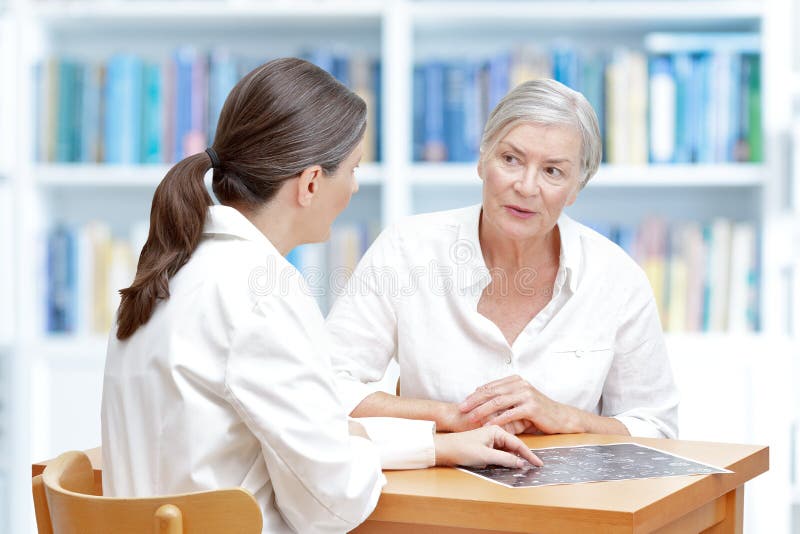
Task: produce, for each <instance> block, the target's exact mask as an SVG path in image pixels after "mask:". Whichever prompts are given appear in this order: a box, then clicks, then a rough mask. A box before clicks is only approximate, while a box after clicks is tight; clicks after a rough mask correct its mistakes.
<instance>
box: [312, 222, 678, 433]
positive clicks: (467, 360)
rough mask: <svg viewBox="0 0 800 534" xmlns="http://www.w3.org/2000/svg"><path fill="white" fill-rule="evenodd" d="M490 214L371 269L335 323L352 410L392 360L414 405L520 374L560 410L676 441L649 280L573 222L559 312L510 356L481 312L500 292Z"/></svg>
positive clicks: (379, 246)
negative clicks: (483, 234)
mask: <svg viewBox="0 0 800 534" xmlns="http://www.w3.org/2000/svg"><path fill="white" fill-rule="evenodd" d="M480 213H481V207H480V206H472V207H469V208H463V209H457V210H451V211H445V212H438V213H431V214H425V215H417V216H414V217H410V218H407V219H405V220H403V221H401V222H400V223H398V224H396V225H394V226H392V227H390V228H388V229H386V230H385V231H384V232H383V233H382V234H381V235H380V236H379V237H378V239H377V240H376V241H375V243H374V244H373V245H372V246H371V247H370V248H369V250H368V251H367V253H366V254H365V255H364V257H363V258H362V260H361V262H360V263H359V264H358V267H357V268H356V270H355V272H354V274H353V276H352V278H351V279H350V282H349V284H348V286H347V288H346V291H345V292H344V294H342V295H340V296H339V298H338V299H337V301H336V303H335V305H334V307H333V309H332V310H331V313H330V314H329V316H328V319H327V326H328V330H329V332H330V333H331V337H332V339H333V342H334V353H333V360H334V368H335V369H336V372H337V375H338V376H339V378H340V379H341V381H340V383H341V384H342V385H341V386H340V387H341V388H342V398H343V399H344V403H345V408H346V409H348V410H352V409H353V408H355V407H356V406H357V405H358V404H359V403H360V402H361V401H362V400H363V399H364V398H365V397H366V396H368V395H370V394H371V393H373V392H374V391H376V390H377V389H378V388H377V387H376V386H375V383H376V381H378V380H379V379H380V378H381V377H382V376H383V374H384V371H385V370H386V369H387V366H388V364H389V362H390V360H391V359H393V358H394V359H396V361H397V362H398V364H399V368H400V387H401V394H402V395H403V396H407V397H413V398H423V399H434V400H441V401H447V402H461V401H463V400H464V399H465V398H466V397H467V396H468V395H469V394H470V393H472V392H473V391H474V390H475V388H477V387H478V386H481V385H483V384H485V383H487V382H490V381H492V380H496V379H499V378H503V377H506V376H509V375H515V374H518V375H520V376H521V377H522V378H524V379H525V380H527V381H528V382H529V383H530V384H531V385H533V386H534V387H536V388H537V389H539V390H540V391H541V392H542V393H544V394H545V395H547V396H549V397H550V398H552V399H553V400H556V401H558V402H562V403H566V404H569V405H572V406H575V407H577V408H580V409H582V410H585V411H588V412H591V413H594V414H599V415H603V416H611V417H616V418H617V419H619V420H620V421H621V422H622V423H623V424H624V425H625V426H626V428H627V429H628V431H629V432H630V434H631V435H633V436H651V437H676V436H677V431H678V427H677V407H678V400H679V399H678V392H677V389H676V387H675V383H674V381H673V377H672V371H671V368H670V363H669V359H668V357H667V353H666V348H665V345H664V339H663V333H662V330H661V324H660V322H659V318H658V311H657V308H656V303H655V300H654V298H653V293H652V290H651V288H650V285H649V283H648V281H647V278H646V277H645V275H644V273H643V271H642V270H641V269H640V268H639V266H638V265H636V263H634V261H633V260H632V259H631V258H630V257H628V255H627V254H625V252H624V251H623V250H622V249H620V248H619V247H618V246H617V245H615V244H614V243H612V242H611V241H609V240H608V239H606V238H605V237H603V236H601V235H600V234H598V233H596V232H594V231H593V230H591V229H589V228H587V227H586V226H583V225H581V224H579V223H577V222H575V221H573V220H571V219H570V218H569V217H567V216H566V215H562V216H561V217H560V218H559V221H558V228H559V230H560V234H561V254H560V262H559V270H558V274H557V276H556V281H555V284H554V286H553V295H552V299H551V301H550V302H549V303H548V304H547V306H545V308H544V309H542V310H541V311H540V312H539V313H538V314H537V315H536V316H535V317H534V318H533V319H532V320H531V321H530V323H529V324H528V325H527V326H526V327H525V329H524V330H523V331H522V332H521V333H520V334H519V336H518V337H517V339H516V340H515V341H514V343H513V345H509V344H508V342H507V340H506V339H505V337H504V336H503V333H502V332H501V331H500V329H499V328H498V327H497V325H495V324H494V323H493V322H492V321H490V320H489V319H487V318H486V317H484V316H483V315H481V314H480V313H478V311H477V307H478V301H479V299H480V297H481V294H482V293H483V290H484V288H486V287H487V285H488V284H489V282H490V281H491V277H490V275H489V271H488V269H487V267H486V264H485V262H484V260H483V255H482V253H481V248H480V242H479V240H478V223H479V219H480ZM522 282H524V280H523V281H522ZM513 283H515V281H514V280H509V281H508V284H513ZM493 287H494V286H493Z"/></svg>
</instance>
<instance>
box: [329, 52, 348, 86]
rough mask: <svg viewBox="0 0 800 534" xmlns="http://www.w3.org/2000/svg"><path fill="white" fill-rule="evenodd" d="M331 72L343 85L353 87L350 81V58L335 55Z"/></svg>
mask: <svg viewBox="0 0 800 534" xmlns="http://www.w3.org/2000/svg"><path fill="white" fill-rule="evenodd" d="M330 73H331V74H332V75H333V77H334V78H336V79H337V80H339V81H340V82H341V83H342V84H343V85H345V86H347V87H350V88H352V85H351V83H350V58H348V57H345V56H340V55H336V56H333V65H332V70H331V71H330Z"/></svg>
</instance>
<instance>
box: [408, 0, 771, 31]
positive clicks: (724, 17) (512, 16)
mask: <svg viewBox="0 0 800 534" xmlns="http://www.w3.org/2000/svg"><path fill="white" fill-rule="evenodd" d="M411 13H412V19H413V20H414V21H415V23H417V24H418V25H421V26H432V25H436V26H437V27H438V28H442V27H445V28H446V27H461V28H463V27H464V26H465V25H472V24H480V25H489V24H499V23H511V24H526V25H529V24H534V25H535V26H547V25H550V24H553V23H556V24H558V23H569V24H573V26H572V27H573V31H574V24H591V23H595V22H596V23H600V24H603V25H604V26H605V28H608V27H637V28H647V27H660V28H663V27H665V26H669V25H673V24H680V25H682V26H683V27H687V26H688V27H691V26H693V25H696V24H700V25H703V24H709V25H714V27H715V28H720V29H725V27H726V25H727V24H733V25H740V24H741V23H743V22H744V23H757V22H758V21H759V20H760V19H761V17H762V16H763V4H762V2H755V1H751V2H738V1H729V0H721V1H697V2H691V1H672V2H661V1H658V2H630V1H610V2H604V1H597V2H592V1H581V2H554V1H544V2H514V1H500V2H476V1H463V2H441V1H439V2H435V1H434V2H427V1H426V2H415V3H413V4H412V9H411Z"/></svg>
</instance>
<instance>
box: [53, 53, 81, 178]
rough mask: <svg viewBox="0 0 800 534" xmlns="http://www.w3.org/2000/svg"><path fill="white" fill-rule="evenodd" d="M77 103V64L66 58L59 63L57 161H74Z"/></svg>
mask: <svg viewBox="0 0 800 534" xmlns="http://www.w3.org/2000/svg"><path fill="white" fill-rule="evenodd" d="M74 104H75V66H74V64H73V63H72V62H71V61H69V60H66V59H61V60H60V61H59V64H58V114H57V118H56V161H57V162H59V163H67V162H69V161H72V132H74V131H75V126H76V125H75V124H74V123H73V117H74V107H73V106H74Z"/></svg>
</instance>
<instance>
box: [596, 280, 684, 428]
mask: <svg viewBox="0 0 800 534" xmlns="http://www.w3.org/2000/svg"><path fill="white" fill-rule="evenodd" d="M635 282H636V283H638V284H639V285H640V286H641V290H639V291H635V292H634V293H633V295H632V297H631V298H629V299H628V300H627V302H626V303H625V304H624V305H623V306H622V308H621V309H620V316H621V318H622V319H621V322H620V326H619V328H618V329H617V334H616V340H615V344H614V360H613V362H612V365H611V369H610V370H609V374H608V376H607V378H606V382H605V385H604V388H603V397H602V402H603V410H602V415H605V416H608V417H615V418H616V419H618V420H619V421H620V422H621V423H622V424H624V425H625V427H626V428H627V429H628V432H629V433H630V435H631V436H636V437H655V438H677V437H678V403H679V395H678V389H677V387H676V385H675V380H674V378H673V375H672V368H671V366H670V362H669V357H668V355H667V349H666V345H665V343H664V334H663V332H662V330H661V322H660V320H659V317H658V309H657V307H656V302H655V298H654V297H653V293H652V290H651V289H650V286H649V284H648V283H647V280H646V279H645V278H644V274H642V275H641V278H639V277H637V279H636V281H635Z"/></svg>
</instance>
